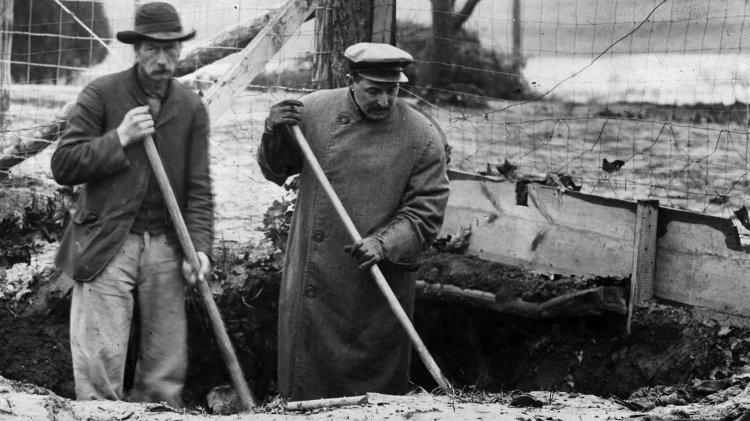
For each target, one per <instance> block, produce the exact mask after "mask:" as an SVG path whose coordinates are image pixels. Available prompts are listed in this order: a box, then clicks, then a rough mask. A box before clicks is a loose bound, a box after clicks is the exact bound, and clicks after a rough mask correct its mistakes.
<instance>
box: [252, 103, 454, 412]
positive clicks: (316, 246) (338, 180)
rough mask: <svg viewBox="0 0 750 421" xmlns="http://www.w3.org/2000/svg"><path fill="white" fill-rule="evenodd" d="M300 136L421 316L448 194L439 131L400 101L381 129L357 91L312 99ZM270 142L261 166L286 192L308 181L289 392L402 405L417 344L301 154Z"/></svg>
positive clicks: (293, 256)
mask: <svg viewBox="0 0 750 421" xmlns="http://www.w3.org/2000/svg"><path fill="white" fill-rule="evenodd" d="M302 102H303V103H304V104H305V106H304V107H302V108H301V110H300V112H301V118H302V122H301V124H300V128H301V130H302V132H303V134H304V135H305V138H306V139H307V141H308V142H309V143H310V147H311V148H312V150H313V152H314V153H315V156H316V157H317V158H318V160H319V162H320V165H321V166H322V167H323V170H324V171H325V174H326V176H327V177H328V179H329V181H330V182H331V184H332V185H333V189H334V190H335V191H336V193H337V195H338V196H339V198H340V199H341V202H342V204H343V205H344V207H345V208H346V210H347V212H348V214H349V216H350V217H351V218H352V221H353V222H354V225H355V226H356V227H357V229H358V230H359V232H360V234H361V235H362V236H368V235H371V236H373V237H374V238H377V239H378V240H379V241H380V242H381V243H382V244H383V246H384V250H385V256H386V260H384V261H382V262H381V263H379V264H378V266H379V267H380V269H381V270H382V271H383V275H384V276H385V278H386V280H387V281H388V283H389V285H390V287H391V289H392V290H393V292H394V294H395V295H396V297H397V298H398V300H399V302H400V303H401V306H402V307H403V308H404V310H405V311H406V313H407V314H411V313H412V308H413V305H414V290H415V276H416V274H415V272H413V269H414V268H415V266H416V264H417V262H418V258H419V254H420V253H421V252H422V251H424V250H425V249H426V248H427V247H429V245H430V244H431V243H432V242H433V240H434V239H435V237H436V236H437V234H438V232H439V231H440V227H441V225H442V222H443V213H444V211H445V206H446V204H447V201H448V194H449V187H448V178H447V176H446V167H445V165H446V162H445V153H444V143H443V142H444V139H443V137H442V133H441V132H440V131H439V129H438V128H437V127H436V126H435V125H434V124H433V122H431V121H430V120H428V119H427V118H426V117H425V116H424V115H422V114H421V113H420V112H419V111H417V110H415V109H413V108H411V107H410V106H408V105H407V104H406V103H405V102H402V101H401V100H398V101H396V103H395V105H394V110H393V113H392V114H391V115H390V116H389V117H388V118H386V119H385V120H382V121H371V120H368V119H366V118H364V117H363V116H362V115H361V114H360V112H359V110H358V108H357V106H356V104H355V103H354V101H353V100H352V98H351V96H350V95H349V90H348V89H346V88H343V89H335V90H326V91H318V92H316V93H313V94H311V95H308V96H306V97H304V98H303V99H302ZM294 146H295V144H294V143H293V141H292V140H290V139H284V138H282V137H281V135H278V134H277V135H273V134H269V133H264V134H263V138H262V140H261V146H260V148H259V151H258V162H259V163H260V167H261V170H262V171H263V174H264V175H265V177H266V178H267V179H269V180H271V181H273V182H275V183H277V184H283V183H284V180H286V178H287V177H288V176H290V175H293V174H296V173H299V174H300V187H299V194H298V196H297V206H296V209H295V211H294V217H293V220H292V226H291V230H290V233H289V240H288V243H287V251H286V257H285V259H284V273H283V281H282V286H281V297H280V301H279V325H278V326H279V360H278V361H279V362H278V364H279V389H280V391H281V393H282V395H283V396H284V397H286V398H290V399H292V400H308V399H318V398H332V397H339V396H353V395H362V394H364V393H367V392H378V393H389V394H400V393H405V392H406V391H407V390H408V387H409V384H408V370H409V356H410V342H409V338H408V336H407V335H406V333H405V331H404V328H403V327H402V326H401V325H400V324H399V322H398V319H396V316H395V315H394V314H393V311H392V310H391V308H390V307H389V306H388V303H387V302H386V300H385V298H384V296H383V293H382V292H381V291H380V290H379V289H378V287H377V285H376V283H375V281H374V280H373V279H372V277H371V276H370V272H369V271H364V270H361V269H359V267H358V266H357V262H356V261H355V260H354V259H352V258H351V257H350V256H349V255H347V254H346V253H344V246H346V245H348V244H351V243H352V240H351V238H350V237H349V234H348V233H347V231H346V229H345V228H344V226H343V224H342V223H341V221H340V219H339V217H338V215H337V214H336V212H335V210H334V208H333V206H332V205H331V201H330V200H329V199H328V197H327V196H326V193H325V192H324V191H323V188H322V187H321V186H320V184H319V183H318V182H317V180H316V179H315V176H314V175H313V173H312V171H311V170H310V168H309V166H308V165H306V164H305V163H304V162H303V160H302V157H301V155H300V152H299V150H298V148H295V147H294Z"/></svg>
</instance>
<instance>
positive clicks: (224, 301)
mask: <svg viewBox="0 0 750 421" xmlns="http://www.w3.org/2000/svg"><path fill="white" fill-rule="evenodd" d="M278 267H279V266H278V261H277V260H276V259H274V258H273V256H271V255H269V254H267V253H250V252H249V253H245V254H243V253H240V254H238V255H235V254H232V255H228V256H227V255H225V256H224V258H223V261H222V262H221V264H220V265H219V271H218V275H219V278H220V279H221V280H222V282H221V283H220V284H216V285H214V291H215V297H216V301H217V304H218V307H219V309H221V312H222V316H223V319H224V321H225V324H226V327H227V329H228V331H229V334H230V336H231V337H232V338H233V340H234V343H235V348H236V351H237V355H238V358H239V360H240V362H241V364H242V369H243V370H244V373H245V375H246V378H247V379H248V380H249V382H250V383H251V389H252V391H253V393H254V395H255V396H256V397H258V398H265V399H269V398H271V397H272V396H273V395H274V394H275V393H276V384H275V381H274V379H275V377H276V316H277V311H278V292H279V282H280V272H279V270H278ZM49 273H50V272H47V275H49ZM419 279H420V280H422V281H423V282H422V283H420V285H421V286H420V289H419V293H418V299H417V305H416V310H415V314H414V324H415V326H416V329H417V331H418V332H419V334H420V335H421V337H422V339H423V340H424V342H425V344H426V346H427V348H428V349H429V350H430V352H431V353H432V355H433V357H434V358H435V359H436V361H437V363H438V365H439V366H440V367H441V368H442V370H443V371H444V374H445V375H446V376H447V377H448V379H449V380H450V381H451V382H452V384H453V385H454V386H455V387H457V388H462V389H464V390H469V389H479V390H484V391H490V392H499V391H510V390H523V391H551V392H555V391H566V392H580V393H586V394H595V395H599V396H603V397H610V396H616V397H619V398H627V397H628V396H629V395H630V394H631V393H632V392H633V391H635V390H636V389H638V388H640V387H644V386H656V385H675V384H681V383H686V382H688V381H689V380H691V379H721V378H726V377H729V376H731V375H732V374H737V373H742V372H745V371H746V370H747V368H748V365H747V362H748V361H750V353H749V352H750V341H748V340H747V339H746V338H747V337H748V329H746V328H744V327H734V328H732V327H727V326H724V327H722V326H720V325H719V324H718V323H716V322H713V321H710V320H708V319H705V318H697V317H694V316H693V314H692V312H691V310H690V309H687V308H678V307H674V306H670V305H666V304H662V303H657V302H651V303H649V304H648V306H647V307H644V308H641V309H639V310H638V311H636V312H635V315H634V317H633V320H632V324H631V333H630V334H627V333H626V331H625V323H626V316H625V315H623V314H619V313H618V312H613V311H608V310H606V309H605V310H602V309H592V308H589V309H588V310H586V311H587V312H589V313H591V312H595V311H598V312H599V314H598V315H588V316H575V317H569V316H564V315H565V314H568V313H569V312H568V313H566V312H559V313H554V312H553V313H547V314H546V315H544V314H541V313H533V314H536V316H534V317H533V318H530V317H522V316H519V315H517V314H508V313H507V312H504V311H505V310H503V308H506V309H507V308H518V306H517V305H515V306H510V307H508V306H507V305H506V304H507V303H509V302H513V303H516V304H517V303H527V304H528V305H525V306H521V307H522V308H529V305H531V306H532V307H533V306H534V305H536V306H537V307H538V305H541V303H545V302H549V300H553V299H555V298H557V297H561V296H570V295H571V294H573V295H575V293H576V292H580V291H585V290H590V289H592V288H598V287H615V288H616V287H626V286H627V280H617V279H594V278H581V277H560V276H552V275H549V274H540V273H534V272H529V271H526V270H522V269H519V268H516V267H511V266H506V265H502V264H499V263H492V262H487V261H483V260H480V259H477V258H474V257H471V256H466V255H461V254H453V253H446V252H439V251H436V250H432V251H430V252H429V253H428V254H427V256H426V258H425V262H424V264H423V265H422V267H421V269H420V271H419ZM60 282H61V281H60V277H58V276H54V275H53V276H42V277H39V279H37V280H36V282H34V283H33V284H32V285H31V289H33V292H32V293H30V294H26V295H25V296H24V298H23V299H21V300H15V299H14V298H13V296H12V295H9V294H6V295H5V297H6V298H5V299H4V300H3V301H2V302H0V321H1V322H2V324H0V337H2V338H3V339H4V340H3V341H0V375H2V376H3V377H6V378H8V379H13V380H18V381H22V382H24V383H30V384H34V385H38V386H43V387H45V388H48V389H50V390H52V391H53V392H55V393H56V394H58V395H60V396H62V397H66V398H74V387H73V379H72V369H71V363H70V351H69V342H68V307H69V296H68V295H66V294H65V289H64V288H53V287H52V286H53V285H54V284H59V283H60ZM438 285H440V286H446V285H450V286H451V287H453V288H455V289H450V290H446V289H443V290H442V291H438V292H436V290H435V288H432V289H431V288H430V286H432V287H435V286H438ZM458 290H461V291H467V290H471V291H475V292H476V291H479V292H482V293H485V294H491V296H494V297H495V303H496V304H498V305H496V306H492V305H483V304H482V303H481V302H478V301H476V300H472V299H470V297H471V296H472V295H471V294H468V295H466V294H456V293H455V291H458ZM467 297H469V298H467ZM40 300H46V301H45V305H44V307H43V308H44V309H45V310H44V311H40V310H39V309H38V306H34V302H39V301H40ZM589 304H590V303H589ZM503 306H505V307H503ZM188 307H189V315H190V316H189V317H190V318H189V329H190V366H189V367H190V368H189V370H190V371H189V375H188V381H187V388H186V400H187V401H188V402H189V403H190V405H192V406H200V407H202V408H207V407H208V405H207V402H206V395H207V394H208V393H209V391H211V389H213V388H214V387H216V386H219V385H223V384H230V383H231V381H230V377H229V375H228V372H227V370H226V368H225V365H224V362H223V360H222V358H221V353H220V351H219V349H218V347H217V345H216V341H215V339H214V337H213V333H212V329H211V326H210V323H209V322H208V318H207V316H206V314H205V311H204V309H203V308H202V305H201V304H200V300H199V299H198V296H197V295H193V296H191V297H190V299H189V300H188ZM533 308H536V307H533ZM34 309H36V310H34ZM556 314H560V315H559V316H558V315H556ZM412 361H413V364H412V374H411V378H412V381H413V383H414V387H415V388H423V389H426V390H432V389H433V388H434V387H435V384H434V382H433V380H432V379H431V377H430V375H429V374H428V372H427V370H426V369H425V367H424V366H423V365H422V363H421V361H420V360H419V358H418V356H417V355H416V354H414V355H413V358H412ZM128 372H129V373H132V367H130V366H129V367H128ZM130 376H132V374H131V375H129V376H128V377H127V380H128V381H131V380H130V379H131V377H130Z"/></svg>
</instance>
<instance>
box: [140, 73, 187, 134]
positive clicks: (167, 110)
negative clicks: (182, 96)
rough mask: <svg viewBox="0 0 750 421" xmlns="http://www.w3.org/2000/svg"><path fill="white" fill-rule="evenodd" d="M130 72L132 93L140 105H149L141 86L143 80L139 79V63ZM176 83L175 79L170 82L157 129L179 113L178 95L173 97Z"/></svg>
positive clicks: (163, 100)
mask: <svg viewBox="0 0 750 421" xmlns="http://www.w3.org/2000/svg"><path fill="white" fill-rule="evenodd" d="M129 72H130V87H129V89H128V90H129V91H130V93H131V94H132V95H133V96H134V97H135V99H136V101H137V102H138V104H140V105H148V94H147V93H146V90H145V89H144V88H143V85H142V84H141V80H140V78H139V77H138V63H136V64H135V66H133V67H132V68H130V70H129ZM174 85H175V81H174V78H172V79H170V80H169V84H168V85H167V90H166V92H164V98H163V99H162V103H161V111H160V112H159V119H158V121H157V122H156V127H159V126H161V125H162V124H164V123H166V122H167V121H169V120H171V119H173V118H174V117H175V116H177V114H178V113H179V109H178V107H177V104H178V103H179V101H180V100H179V98H178V95H173V91H174Z"/></svg>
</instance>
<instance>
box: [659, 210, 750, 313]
mask: <svg viewBox="0 0 750 421" xmlns="http://www.w3.org/2000/svg"><path fill="white" fill-rule="evenodd" d="M657 235H658V240H657V249H656V273H655V281H654V294H655V295H656V297H658V298H661V299H665V300H669V301H674V302H679V303H682V304H689V305H693V306H701V307H706V308H710V309H713V310H716V311H720V312H724V313H729V314H738V315H743V316H750V300H748V299H747V297H749V296H750V255H749V254H748V253H746V252H745V251H743V250H742V247H741V246H740V242H739V237H738V235H737V231H736V229H735V227H734V226H733V225H732V223H731V221H730V220H728V219H724V218H718V217H713V216H707V215H700V214H695V213H691V212H685V211H679V210H674V209H665V208H660V209H659V224H658V233H657Z"/></svg>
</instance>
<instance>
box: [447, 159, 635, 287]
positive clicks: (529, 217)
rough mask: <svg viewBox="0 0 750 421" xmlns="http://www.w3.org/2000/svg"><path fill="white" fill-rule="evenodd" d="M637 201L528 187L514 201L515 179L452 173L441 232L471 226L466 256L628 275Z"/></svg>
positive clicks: (564, 270) (538, 267)
mask: <svg viewBox="0 0 750 421" xmlns="http://www.w3.org/2000/svg"><path fill="white" fill-rule="evenodd" d="M634 224H635V204H634V203H628V202H623V201H617V200H611V199H603V198H600V197H596V196H589V195H582V194H568V193H565V194H563V193H561V192H560V191H558V190H557V189H555V188H550V187H545V186H541V185H538V184H530V185H529V200H528V206H518V205H516V199H515V183H512V182H507V181H493V180H490V179H481V180H477V179H475V180H471V179H469V178H468V177H466V176H465V177H456V175H455V174H453V175H452V176H451V197H450V200H449V202H448V210H447V211H446V218H445V223H444V225H443V230H442V233H441V236H445V235H448V234H453V233H454V232H456V231H457V230H458V229H459V227H460V226H461V225H471V230H472V234H471V240H470V244H469V249H468V251H467V252H468V253H471V254H476V255H478V256H479V257H481V258H483V259H487V260H492V261H496V262H502V263H506V264H512V265H516V266H520V267H524V268H529V269H534V270H540V271H546V272H555V273H562V274H592V275H600V276H623V277H624V276H629V274H630V272H631V270H632V262H633V260H632V259H633V252H632V250H633V239H634V231H633V227H634Z"/></svg>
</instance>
